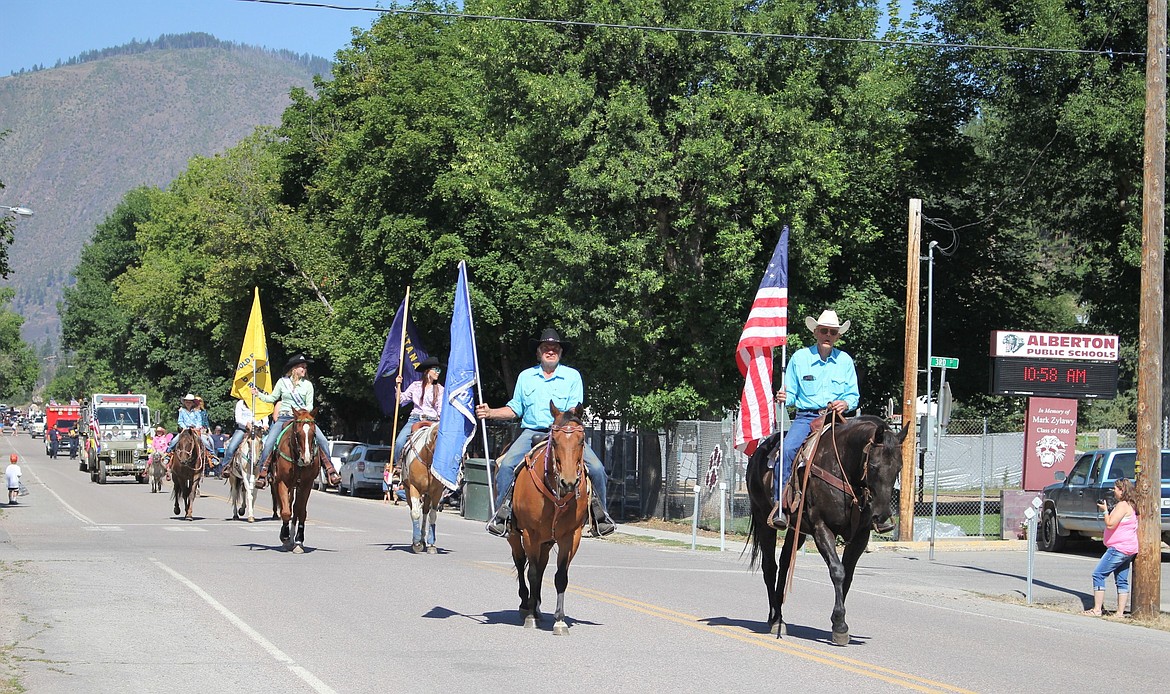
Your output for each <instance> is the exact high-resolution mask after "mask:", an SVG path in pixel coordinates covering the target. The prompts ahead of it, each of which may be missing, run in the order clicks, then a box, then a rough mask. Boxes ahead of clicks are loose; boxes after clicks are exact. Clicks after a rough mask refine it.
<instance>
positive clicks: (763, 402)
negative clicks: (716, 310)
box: [735, 226, 788, 455]
mask: <svg viewBox="0 0 1170 694" xmlns="http://www.w3.org/2000/svg"><path fill="white" fill-rule="evenodd" d="M787 340H788V227H787V226H785V227H784V230H783V231H781V232H780V241H779V242H778V243H777V244H776V250H775V251H773V252H772V260H771V261H770V262H769V263H768V269H767V270H766V271H765V272H764V279H762V280H760V289H759V291H757V292H756V298H755V300H754V301H752V310H751V312H750V313H748V318H747V322H746V323H744V324H743V333H741V334H740V336H739V344H738V345H736V348H735V362H736V364H738V365H739V373H740V375H741V376H743V377H744V384H743V395H742V396H741V397H740V400H739V408H740V412H739V427H738V428H736V430H735V447H736V449H737V450H740V451H742V452H743V453H745V454H746V455H751V454H752V453H754V452H755V450H756V446H758V445H759V443H760V440H761V439H763V438H764V437H766V436H768V435H769V434H771V433H772V412H773V409H772V348H773V347H778V346H780V345H783V344H785V343H786V342H787Z"/></svg>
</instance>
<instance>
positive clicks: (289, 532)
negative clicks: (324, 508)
mask: <svg viewBox="0 0 1170 694" xmlns="http://www.w3.org/2000/svg"><path fill="white" fill-rule="evenodd" d="M292 414H293V418H292V421H291V422H289V423H288V424H287V425H285V427H284V430H283V431H281V432H280V435H279V438H277V440H276V446H275V450H274V451H273V454H272V455H273V456H274V457H275V459H274V460H273V466H272V467H273V475H272V484H273V488H274V489H275V493H276V497H277V499H278V500H279V501H280V520H281V521H282V522H281V526H280V542H281V544H282V545H283V546H284V548H285V549H286V550H292V552H293V554H300V553H302V552H304V551H305V520H306V519H307V518H308V508H309V494H310V493H312V491H313V482H314V481H315V480H316V479H317V475H318V474H320V472H321V460H320V459H319V458H318V455H319V454H320V453H322V451H321V450H320V449H319V448H318V446H317V442H316V439H315V436H316V433H317V423H316V422H315V421H314V420H313V413H312V412H310V411H308V410H299V409H296V408H294V409H293V412H292ZM273 510H274V511H275V509H273ZM290 521H291V522H292V527H290V525H289V522H290Z"/></svg>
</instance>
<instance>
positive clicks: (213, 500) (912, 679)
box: [0, 435, 1170, 693]
mask: <svg viewBox="0 0 1170 694" xmlns="http://www.w3.org/2000/svg"><path fill="white" fill-rule="evenodd" d="M13 450H15V451H16V452H18V453H19V454H20V455H21V456H22V461H21V463H22V466H23V469H24V475H25V481H26V484H27V485H28V487H29V489H30V494H29V495H28V496H25V497H22V498H21V500H20V504H19V505H17V506H15V507H8V506H0V692H8V691H13V692H15V691H29V692H71V693H72V692H176V691H199V692H225V693H226V692H233V693H238V692H241V691H249V692H276V691H281V692H367V691H369V692H374V691H379V692H384V691H411V692H452V691H455V692H464V691H467V692H471V691H474V692H503V691H515V690H517V689H523V690H532V689H541V690H544V689H550V688H555V689H561V688H563V689H565V690H566V691H585V692H602V691H607V692H608V691H617V692H634V691H637V692H646V691H681V692H699V691H704V692H706V691H711V690H712V689H719V690H731V691H755V690H757V689H759V688H760V687H761V686H768V687H771V686H775V687H780V688H784V689H791V690H798V691H810V692H820V691H841V690H843V689H855V688H862V689H863V690H864V691H866V692H887V691H905V690H916V691H930V692H936V691H937V692H961V691H978V692H1018V691H1021V690H1024V689H1026V688H1027V689H1033V688H1038V687H1039V688H1043V689H1045V690H1050V691H1080V690H1091V689H1093V688H1106V687H1108V688H1116V687H1118V686H1119V682H1120V683H1123V685H1122V686H1124V687H1125V688H1126V689H1130V690H1143V689H1147V688H1153V687H1156V686H1164V683H1165V680H1166V676H1167V675H1170V665H1167V661H1166V653H1170V633H1168V632H1164V631H1158V630H1154V629H1149V628H1145V627H1142V626H1139V625H1135V624H1131V623H1128V622H1127V621H1126V620H1119V619H1098V618H1089V617H1084V616H1081V615H1080V614H1079V612H1080V608H1081V606H1082V603H1083V601H1084V600H1086V599H1087V598H1088V595H1089V586H1090V583H1089V573H1090V572H1091V570H1092V568H1093V565H1094V563H1095V561H1096V559H1097V556H1096V554H1095V553H1093V552H1092V551H1091V550H1086V551H1085V552H1081V553H1079V554H1077V553H1074V554H1061V555H1053V554H1038V555H1037V557H1036V571H1035V578H1036V582H1035V584H1034V590H1033V596H1034V599H1035V601H1036V603H1037V604H1036V605H1033V606H1029V605H1026V604H1025V603H1024V599H1023V596H1024V594H1025V591H1026V584H1025V574H1026V569H1027V558H1026V553H1025V552H1024V551H1022V550H1020V549H1014V550H1008V551H955V550H953V549H947V548H946V546H945V545H940V547H939V548H937V549H936V554H935V559H934V560H933V561H931V560H930V559H929V556H928V554H927V553H926V552H925V551H921V550H917V549H911V550H907V549H901V550H894V549H892V548H885V549H883V550H882V551H874V552H870V553H867V554H866V555H865V556H864V557H862V559H861V561H860V563H859V567H858V571H857V576H856V578H855V580H854V587H853V591H852V592H851V593H850V596H849V601H848V605H847V606H848V621H849V624H850V626H851V631H852V641H851V642H850V644H849V645H848V646H846V647H837V646H833V645H831V644H830V643H829V638H828V637H829V629H830V624H829V612H830V610H831V608H832V585H831V583H830V582H829V578H828V574H827V572H826V570H825V566H824V564H823V563H822V561H821V560H820V558H819V556H817V555H815V554H804V555H801V556H800V558H799V559H798V563H797V567H796V582H795V585H794V588H793V591H792V594H791V595H790V597H789V602H788V605H787V606H786V608H785V617H786V621H787V622H788V623H789V634H788V636H787V637H786V638H784V639H782V640H777V639H776V638H774V637H772V636H771V635H769V634H767V633H765V625H764V619H765V618H766V616H767V608H766V604H765V595H764V589H763V585H762V581H761V579H760V576H759V573H758V572H755V571H752V570H751V569H750V567H749V566H748V565H747V561H746V556H745V555H741V553H740V552H739V551H738V550H739V547H738V546H734V545H731V548H732V549H733V551H725V552H718V551H711V550H709V549H706V550H697V551H692V550H690V549H689V548H688V547H686V546H684V545H683V544H682V543H683V542H688V543H689V540H690V537H689V535H686V534H673V533H663V532H658V531H651V530H646V529H640V528H633V527H625V528H623V531H622V532H620V533H618V534H616V535H614V536H613V537H612V538H611V539H605V540H597V539H587V540H585V541H583V542H582V545H581V549H580V552H579V554H578V555H577V557H576V558H575V560H574V562H573V565H572V568H571V571H570V581H569V582H570V586H569V592H568V594H567V597H566V611H567V613H568V617H569V624H570V634H569V636H565V637H562V636H554V635H553V634H552V630H551V629H552V624H551V619H550V616H549V615H548V614H547V613H551V612H552V610H553V609H554V607H555V602H556V599H555V592H554V590H553V588H552V573H551V571H550V572H549V574H548V575H547V576H546V582H545V597H544V605H543V607H544V609H545V610H546V618H545V622H544V623H543V624H542V625H541V627H540V628H539V629H536V630H532V629H524V628H523V627H522V626H521V621H520V618H519V615H518V612H517V606H518V602H519V601H518V598H517V595H516V579H515V571H514V569H513V567H512V563H511V559H510V554H509V550H508V546H507V544H506V543H505V542H504V541H502V540H500V539H497V538H493V537H491V536H489V535H487V534H486V533H485V532H484V531H483V524H482V523H479V522H473V521H467V520H464V519H461V518H459V517H458V516H457V515H455V514H453V513H450V512H446V513H443V514H440V517H439V546H440V548H441V551H440V553H439V554H438V555H435V556H428V555H415V554H413V553H411V552H410V549H409V543H410V536H409V527H410V523H409V515H408V512H407V510H406V508H405V507H404V506H402V505H400V506H392V505H384V504H383V503H382V502H381V500H380V499H373V498H366V499H363V498H358V499H352V498H342V497H339V496H337V495H336V494H335V493H332V492H330V493H327V494H321V493H314V495H313V497H312V498H311V500H310V503H309V515H310V519H311V520H310V524H309V527H308V531H307V536H306V546H307V549H308V551H306V552H305V553H304V554H301V555H295V554H291V553H288V552H284V551H282V550H281V548H280V543H279V541H278V537H277V535H278V531H279V523H277V522H273V521H270V520H262V521H259V522H257V523H253V524H248V523H245V522H240V521H232V520H231V510H230V508H229V505H228V503H227V497H226V487H225V486H224V485H223V483H222V482H219V481H216V480H207V481H205V484H204V486H203V487H202V490H201V491H202V494H203V496H202V498H200V499H199V501H198V503H197V505H196V507H195V516H196V519H195V520H194V521H191V522H187V521H183V520H180V519H176V518H173V517H172V514H171V505H172V504H171V501H170V498H169V494H167V495H163V494H153V495H152V494H151V493H150V491H149V486H148V485H142V484H136V483H134V482H132V481H117V482H113V483H110V484H107V485H98V484H94V483H91V482H90V481H89V476H88V475H87V474H85V473H82V472H80V471H78V468H77V465H76V461H70V460H67V459H63V460H56V461H50V460H48V459H47V457H46V456H45V455H44V453H43V449H42V448H41V443H40V441H37V440H32V439H30V438H29V437H28V436H24V435H22V436H16V437H8V436H5V437H3V438H0V456H2V457H3V458H6V457H7V454H8V453H9V452H11V451H13ZM258 503H259V506H260V507H261V508H262V509H264V510H265V511H267V510H268V509H269V508H270V506H269V505H268V499H267V494H266V493H265V494H262V495H261V497H260V500H259V502H258ZM265 515H266V514H265ZM633 534H637V535H638V537H634V536H633ZM650 536H657V537H650ZM705 542H708V543H710V542H712V541H710V540H706V541H705ZM1163 557H1164V560H1165V559H1167V556H1166V555H1163ZM1166 568H1168V567H1167V566H1166V564H1165V563H1164V564H1163V588H1162V593H1163V597H1166V596H1167V591H1168V585H1167V583H1168V582H1167V578H1166ZM1045 604H1047V605H1048V607H1045V606H1043V605H1045ZM1111 604H1112V597H1110V599H1109V600H1108V601H1107V607H1108V606H1109V605H1111ZM1119 673H1122V674H1119ZM22 688H23V689H22Z"/></svg>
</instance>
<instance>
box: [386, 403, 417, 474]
mask: <svg viewBox="0 0 1170 694" xmlns="http://www.w3.org/2000/svg"><path fill="white" fill-rule="evenodd" d="M421 421H422V417H420V416H418V415H416V414H414V413H413V412H412V413H411V414H410V416H409V417H407V418H406V424H403V425H402V430H401V431H399V432H398V438H396V439H394V461H393V462H394V464H395V465H401V464H402V451H404V450H406V440H407V439H409V438H410V428H411V427H412V426H414V425H415V424H418V423H419V422H421Z"/></svg>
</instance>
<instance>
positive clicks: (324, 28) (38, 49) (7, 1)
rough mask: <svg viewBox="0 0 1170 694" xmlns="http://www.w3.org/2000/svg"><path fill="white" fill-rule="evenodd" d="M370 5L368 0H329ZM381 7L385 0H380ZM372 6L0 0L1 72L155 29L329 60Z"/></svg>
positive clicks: (221, 0) (235, 0) (370, 18)
mask: <svg viewBox="0 0 1170 694" xmlns="http://www.w3.org/2000/svg"><path fill="white" fill-rule="evenodd" d="M328 4H331V5H341V6H349V7H373V6H375V5H376V4H378V3H376V2H375V0H328ZM382 4H383V5H386V4H389V3H382ZM378 16H379V15H378V14H377V13H375V12H350V11H345V10H333V9H323V8H316V7H289V6H282V5H268V4H261V3H253V2H240V0H0V18H2V19H3V22H4V25H3V30H2V32H0V77H5V76H8V75H9V74H11V73H12V72H13V71H15V70H19V69H21V68H29V67H32V66H33V65H38V64H41V65H44V66H45V67H52V66H53V65H54V64H55V63H56V62H57V61H58V60H67V59H69V58H71V57H73V56H75V55H77V54H79V53H82V52H84V51H88V50H94V49H100V48H110V47H113V46H118V45H121V44H123V43H129V42H130V41H132V40H134V39H138V40H140V41H143V40H146V39H155V38H158V37H159V35H160V34H183V33H187V32H192V31H202V32H206V33H208V34H211V35H212V36H215V37H216V38H218V39H223V40H226V41H235V42H237V43H246V44H250V45H254V46H264V47H267V48H278V49H279V48H285V49H288V50H290V51H294V52H296V53H311V54H313V55H318V56H321V57H322V58H330V59H332V58H333V54H334V53H336V52H337V50H338V49H340V48H342V47H344V46H346V45H348V44H349V40H350V37H351V34H350V28H351V27H353V26H359V27H361V28H362V29H366V28H369V26H370V25H371V24H372V23H373V22H374V20H375V19H377V17H378Z"/></svg>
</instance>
